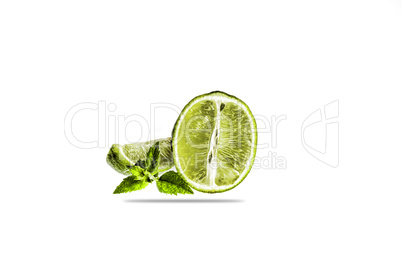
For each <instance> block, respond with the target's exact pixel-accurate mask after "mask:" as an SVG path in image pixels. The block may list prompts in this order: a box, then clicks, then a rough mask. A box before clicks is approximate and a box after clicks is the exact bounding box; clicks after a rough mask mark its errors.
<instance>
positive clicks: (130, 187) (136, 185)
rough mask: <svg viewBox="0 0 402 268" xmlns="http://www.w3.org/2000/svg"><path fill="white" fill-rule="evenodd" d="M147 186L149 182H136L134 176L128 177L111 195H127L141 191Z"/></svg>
mask: <svg viewBox="0 0 402 268" xmlns="http://www.w3.org/2000/svg"><path fill="white" fill-rule="evenodd" d="M148 184H149V182H147V181H146V180H138V179H137V177H135V176H129V177H127V178H125V179H124V180H123V181H122V182H121V183H120V185H119V186H117V187H116V190H114V192H113V194H121V193H129V192H133V191H138V190H142V189H144V188H145V187H147V186H148Z"/></svg>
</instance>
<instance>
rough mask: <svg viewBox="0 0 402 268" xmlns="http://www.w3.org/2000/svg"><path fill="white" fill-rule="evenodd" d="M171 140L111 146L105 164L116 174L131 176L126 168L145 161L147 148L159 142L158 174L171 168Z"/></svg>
mask: <svg viewBox="0 0 402 268" xmlns="http://www.w3.org/2000/svg"><path fill="white" fill-rule="evenodd" d="M171 140H172V139H171V138H166V139H159V140H153V141H147V142H140V143H131V144H126V145H119V144H113V145H112V147H111V148H110V150H109V153H108V154H107V157H106V161H107V163H108V164H109V165H110V166H111V167H112V168H113V169H114V170H116V171H117V172H119V173H121V174H124V175H131V173H130V171H129V169H128V168H127V166H133V165H135V163H137V161H138V160H146V158H147V153H148V150H149V148H150V147H151V146H152V145H154V144H155V142H157V141H159V150H160V160H159V161H160V162H159V169H158V172H163V171H166V170H168V169H171V168H172V167H173V158H172V145H171Z"/></svg>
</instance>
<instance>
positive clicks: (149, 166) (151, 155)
mask: <svg viewBox="0 0 402 268" xmlns="http://www.w3.org/2000/svg"><path fill="white" fill-rule="evenodd" d="M159 155H160V151H159V141H157V142H155V144H154V145H152V147H151V148H149V151H148V153H147V159H146V160H145V167H146V170H148V171H149V172H151V174H153V175H154V174H156V173H157V172H158V168H159Z"/></svg>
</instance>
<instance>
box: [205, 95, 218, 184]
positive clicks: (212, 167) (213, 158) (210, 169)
mask: <svg viewBox="0 0 402 268" xmlns="http://www.w3.org/2000/svg"><path fill="white" fill-rule="evenodd" d="M221 104H222V101H221V100H216V101H215V105H216V120H215V127H214V130H213V131H212V135H211V140H210V141H209V151H208V154H207V180H208V181H209V186H210V187H211V188H215V187H216V183H215V179H216V172H217V169H218V159H217V155H216V154H217V151H218V140H219V127H220V121H221V120H220V116H221Z"/></svg>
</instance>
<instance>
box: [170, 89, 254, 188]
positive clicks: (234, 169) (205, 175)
mask: <svg viewBox="0 0 402 268" xmlns="http://www.w3.org/2000/svg"><path fill="white" fill-rule="evenodd" d="M172 147H173V160H174V163H175V166H176V169H177V171H178V172H179V173H180V174H181V175H183V177H184V179H185V180H186V181H187V182H188V183H189V184H190V186H191V187H193V188H194V189H196V190H198V191H201V192H206V193H218V192H224V191H227V190H230V189H232V188H234V187H236V186H237V185H239V183H241V182H242V181H243V180H244V178H245V177H246V176H247V174H248V173H249V172H250V169H251V167H252V165H253V162H254V158H255V154H256V150H257V125H256V122H255V119H254V116H253V114H252V113H251V111H250V109H249V108H248V106H247V105H246V104H245V103H244V102H243V101H241V100H240V99H238V98H236V97H234V96H231V95H228V94H226V93H223V92H218V91H215V92H211V93H209V94H205V95H201V96H198V97H195V98H194V99H193V100H191V101H190V102H189V103H188V104H187V105H186V107H184V109H183V111H182V112H181V114H180V116H179V118H178V119H177V121H176V124H175V126H174V129H173V134H172Z"/></svg>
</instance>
